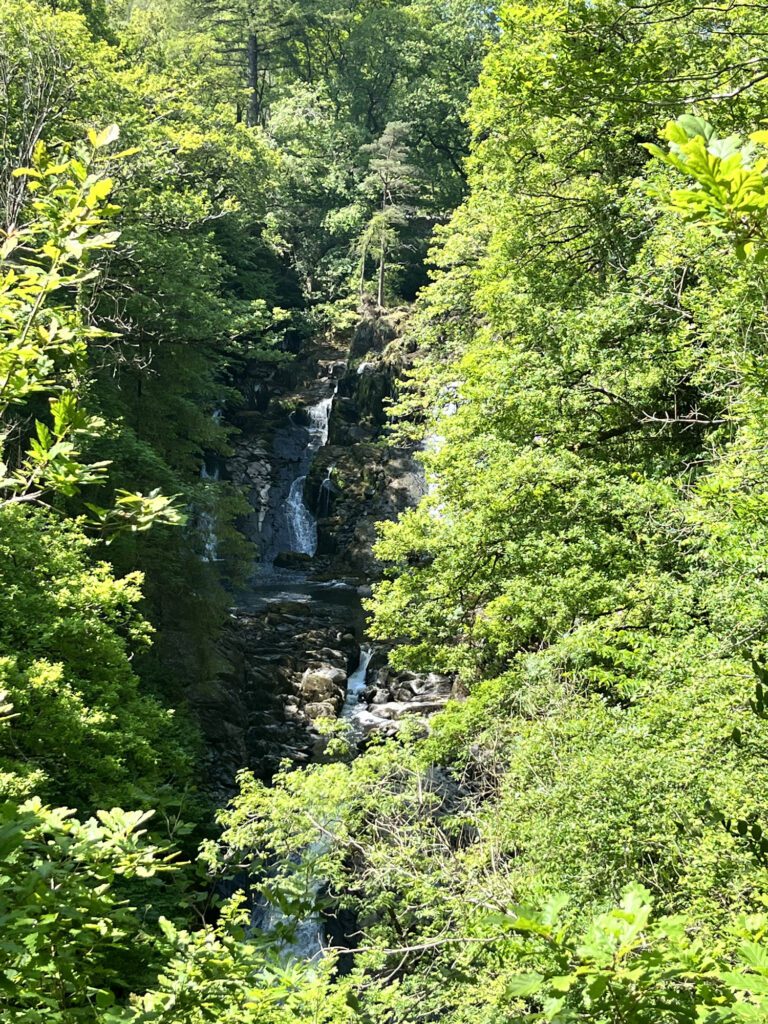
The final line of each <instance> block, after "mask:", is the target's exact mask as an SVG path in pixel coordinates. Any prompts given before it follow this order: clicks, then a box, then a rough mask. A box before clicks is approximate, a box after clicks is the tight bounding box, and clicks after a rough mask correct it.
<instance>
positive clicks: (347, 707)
mask: <svg viewBox="0 0 768 1024" xmlns="http://www.w3.org/2000/svg"><path fill="white" fill-rule="evenodd" d="M372 657H373V650H372V649H371V648H370V647H363V648H362V649H361V651H360V664H359V665H358V667H357V669H356V670H355V671H354V672H353V673H352V675H351V676H350V677H349V679H348V680H347V699H346V700H345V701H344V707H343V708H342V709H341V716H340V717H341V720H342V721H343V722H349V723H350V725H351V726H352V738H353V739H357V738H359V734H360V733H361V731H362V729H361V725H362V723H361V715H362V714H366V713H367V710H368V709H367V707H366V705H365V704H361V703H360V698H361V697H362V695H363V693H364V692H365V689H366V686H367V676H368V666H369V665H370V663H371V658H372Z"/></svg>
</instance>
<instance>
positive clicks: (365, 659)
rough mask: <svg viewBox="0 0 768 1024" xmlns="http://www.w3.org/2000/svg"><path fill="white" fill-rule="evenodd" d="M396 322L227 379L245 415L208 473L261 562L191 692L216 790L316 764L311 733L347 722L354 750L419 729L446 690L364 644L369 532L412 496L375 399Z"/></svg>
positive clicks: (395, 350)
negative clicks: (243, 774)
mask: <svg viewBox="0 0 768 1024" xmlns="http://www.w3.org/2000/svg"><path fill="white" fill-rule="evenodd" d="M406 319H407V311H406V310H397V311H394V312H393V313H390V314H388V315H387V316H386V317H384V316H381V315H379V314H378V313H376V312H375V311H367V312H366V314H365V315H363V316H362V317H361V319H360V321H359V322H358V324H357V325H356V327H355V328H354V329H353V330H352V331H351V332H348V333H346V334H341V335H334V336H331V337H328V338H325V339H323V340H322V342H321V343H319V344H317V345H314V346H312V347H311V349H310V353H309V354H308V355H305V356H296V357H294V358H293V359H292V360H291V361H290V362H288V363H286V364H283V365H278V366H276V367H274V368H272V369H271V370H269V371H267V372H265V369H264V367H263V366H256V367H254V368H252V369H251V371H250V373H248V374H246V379H245V380H243V381H240V382H238V384H239V387H240V389H241V391H242V392H243V394H244V396H245V401H244V403H243V405H242V406H241V407H240V408H238V409H235V410H234V411H232V412H228V413H227V416H228V418H229V419H230V420H231V422H232V424H233V426H234V427H235V428H236V430H237V434H236V435H235V441H234V451H233V453H232V455H231V456H230V457H228V458H227V459H226V461H225V462H223V463H222V464H221V466H220V469H219V472H220V474H221V477H222V479H225V480H230V481H231V482H232V483H233V484H235V485H236V486H237V487H238V488H240V489H241V490H242V492H243V493H244V494H245V495H246V497H247V501H248V505H249V507H250V512H249V514H248V515H247V517H246V518H245V520H244V522H243V524H242V529H243V532H244V533H245V534H246V536H247V537H248V539H249V540H250V541H251V542H252V544H253V545H254V548H255V549H256V551H257V553H258V558H257V561H256V564H255V565H254V569H253V573H252V574H251V576H250V579H249V581H248V583H247V585H246V586H245V587H244V588H242V589H241V590H240V591H239V592H238V593H237V594H236V595H234V596H235V600H234V602H233V606H232V608H231V610H230V617H229V623H228V626H227V628H226V630H225V634H224V637H223V641H222V654H223V656H224V659H225V664H226V668H225V669H224V670H223V671H222V672H221V673H220V675H219V676H218V678H217V680H216V681H215V682H214V683H212V684H210V685H208V686H207V687H206V688H205V689H204V691H203V692H197V693H194V694H193V695H192V702H193V705H194V707H195V709H196V711H197V713H198V716H199V719H200V721H201V723H202V727H203V730H204V735H205V738H206V741H207V747H208V751H209V761H210V772H209V776H210V780H211V786H212V789H214V790H216V791H219V792H222V793H226V792H227V791H229V790H230V788H231V786H232V782H233V779H234V777H235V775H236V773H237V771H238V770H240V769H242V768H246V767H247V768H248V769H250V770H251V771H253V772H254V773H255V774H256V775H257V776H259V777H260V778H262V779H264V780H265V781H268V780H269V779H270V778H271V777H272V775H273V774H274V772H275V771H276V770H277V768H278V766H279V765H280V764H281V763H282V762H284V761H285V760H286V759H287V760H289V761H291V762H293V763H294V764H296V765H300V764H304V763H307V762H309V761H311V760H313V759H318V758H322V756H323V751H324V748H325V744H326V740H325V738H324V735H323V732H324V730H323V729H322V727H320V728H319V727H318V726H319V723H321V722H322V721H324V720H328V719H336V718H338V717H339V716H340V715H342V713H343V717H344V718H346V719H348V720H350V721H352V720H353V721H354V732H355V741H356V742H357V743H358V744H365V743H366V742H367V741H368V740H369V738H370V737H371V735H373V734H384V735H393V734H395V733H397V731H398V730H399V729H400V728H401V725H402V723H403V721H405V720H413V719H414V718H415V719H416V720H417V721H419V722H421V723H422V724H423V727H424V728H426V727H427V726H426V722H427V719H428V718H429V716H430V715H432V714H434V713H435V712H437V711H439V710H440V709H441V708H442V707H444V705H445V703H446V702H447V700H448V699H449V697H450V696H451V693H452V688H453V682H452V680H451V679H450V678H448V677H446V676H440V675H437V674H434V673H432V674H429V675H419V674H416V673H397V672H395V671H394V670H393V669H392V668H391V667H390V665H389V660H388V653H389V651H388V649H387V648H386V647H385V646H383V645H375V646H374V645H370V644H368V643H367V640H366V636H365V611H364V600H365V597H366V596H367V595H368V594H369V593H370V587H371V585H372V583H374V582H375V581H376V580H377V579H378V578H380V576H381V572H382V567H381V566H380V565H379V564H378V563H377V561H376V558H375V556H374V553H373V546H374V543H375V539H376V523H377V522H380V521H382V520H385V519H394V518H396V517H397V516H398V515H399V514H400V513H401V512H403V511H404V510H405V509H407V508H408V507H410V506H411V505H413V504H415V503H416V502H417V501H418V499H419V497H420V496H421V495H422V494H423V493H424V489H425V480H424V475H423V471H422V468H421V466H420V465H419V463H418V460H417V457H416V456H417V451H416V450H415V448H414V447H402V446H398V445H397V444H396V443H394V442H393V441H392V439H391V438H390V437H389V436H388V433H387V428H386V423H387V401H388V399H390V398H391V397H393V395H394V393H395V388H396V382H397V379H398V378H399V377H400V375H401V374H402V372H403V371H404V370H405V369H407V367H408V365H409V363H410V362H411V361H412V359H413V357H414V351H413V348H412V347H410V346H409V344H408V343H406V342H405V341H404V340H403V325H404V323H405V321H406Z"/></svg>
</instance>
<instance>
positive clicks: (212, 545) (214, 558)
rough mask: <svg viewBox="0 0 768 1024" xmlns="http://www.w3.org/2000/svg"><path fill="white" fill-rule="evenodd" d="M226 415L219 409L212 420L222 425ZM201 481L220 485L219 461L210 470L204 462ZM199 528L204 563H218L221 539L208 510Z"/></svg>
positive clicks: (203, 514)
mask: <svg viewBox="0 0 768 1024" xmlns="http://www.w3.org/2000/svg"><path fill="white" fill-rule="evenodd" d="M223 415H224V413H223V412H222V410H221V409H217V410H216V411H215V412H214V413H213V416H212V417H211V419H212V420H213V421H214V423H217V424H218V423H220V422H221V419H222V417H223ZM200 479H201V480H205V481H208V482H210V483H218V482H219V480H220V479H221V466H220V465H219V460H218V459H216V461H215V462H214V463H213V468H212V469H209V468H208V462H207V460H205V459H204V460H203V464H202V466H201V467H200ZM198 522H199V528H200V534H201V536H202V538H203V561H204V562H218V560H219V538H218V535H217V532H216V516H215V515H214V514H213V513H212V512H209V511H208V510H207V509H205V510H203V511H202V512H201V513H200V515H199V517H198Z"/></svg>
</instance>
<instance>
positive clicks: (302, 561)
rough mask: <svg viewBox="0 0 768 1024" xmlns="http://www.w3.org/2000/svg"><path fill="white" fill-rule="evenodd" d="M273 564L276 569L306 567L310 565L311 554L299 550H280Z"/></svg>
mask: <svg viewBox="0 0 768 1024" xmlns="http://www.w3.org/2000/svg"><path fill="white" fill-rule="evenodd" d="M274 564H275V567H276V568H278V569H308V568H309V567H310V566H311V565H312V556H311V555H306V554H304V553H303V552H301V551H281V552H280V554H279V555H278V556H277V557H276V558H275V562H274Z"/></svg>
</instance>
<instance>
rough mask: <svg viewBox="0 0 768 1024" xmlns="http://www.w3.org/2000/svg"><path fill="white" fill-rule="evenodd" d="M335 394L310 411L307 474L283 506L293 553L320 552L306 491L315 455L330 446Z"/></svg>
mask: <svg viewBox="0 0 768 1024" xmlns="http://www.w3.org/2000/svg"><path fill="white" fill-rule="evenodd" d="M335 397H336V393H335V392H334V393H333V394H332V395H331V396H330V397H329V398H323V399H322V400H321V401H320V402H318V403H317V405H313V406H312V407H311V408H310V409H308V410H307V414H308V416H309V426H308V428H307V431H308V433H309V443H308V444H307V448H306V452H305V457H304V459H303V460H302V462H303V465H304V467H305V468H304V470H303V475H302V476H299V477H297V478H296V479H295V480H294V481H293V483H292V484H291V490H290V492H289V494H288V498H287V499H286V502H285V505H284V506H283V508H284V511H285V518H286V522H287V525H288V533H289V536H290V542H291V551H295V552H298V553H299V554H302V555H309V556H310V558H314V556H315V554H316V553H317V522H316V521H315V517H314V516H313V515H312V513H311V512H310V511H309V509H308V508H307V506H306V503H305V501H304V488H305V486H306V482H307V472H306V471H307V469H309V468H310V467H311V465H312V460H313V459H314V457H315V455H316V454H317V453H318V452H319V451H320V449H321V448H323V447H324V446H325V445H326V444H327V443H328V434H329V431H330V423H331V410H332V408H333V400H334V398H335Z"/></svg>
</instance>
